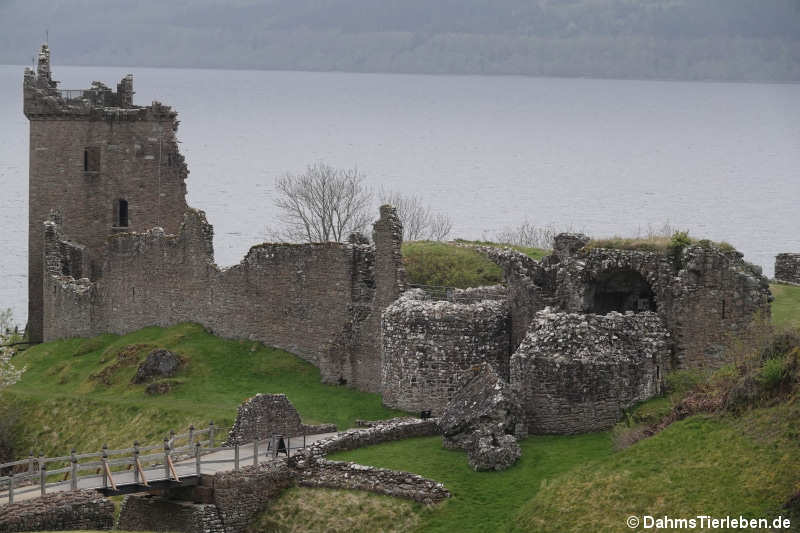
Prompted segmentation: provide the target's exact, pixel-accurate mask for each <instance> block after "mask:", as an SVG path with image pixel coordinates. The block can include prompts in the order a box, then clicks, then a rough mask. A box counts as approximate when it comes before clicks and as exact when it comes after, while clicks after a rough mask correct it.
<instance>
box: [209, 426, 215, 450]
mask: <svg viewBox="0 0 800 533" xmlns="http://www.w3.org/2000/svg"><path fill="white" fill-rule="evenodd" d="M208 447H209V448H213V447H214V421H213V420H212V421H211V422H209V423H208Z"/></svg>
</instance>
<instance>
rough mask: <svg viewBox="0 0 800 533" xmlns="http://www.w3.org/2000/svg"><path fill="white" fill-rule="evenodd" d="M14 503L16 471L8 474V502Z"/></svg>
mask: <svg viewBox="0 0 800 533" xmlns="http://www.w3.org/2000/svg"><path fill="white" fill-rule="evenodd" d="M12 503H14V471H13V470H12V471H11V475H10V476H8V504H9V505H11V504H12Z"/></svg>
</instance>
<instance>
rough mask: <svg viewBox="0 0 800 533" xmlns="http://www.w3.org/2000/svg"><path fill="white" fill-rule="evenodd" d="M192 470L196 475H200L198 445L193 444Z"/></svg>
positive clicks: (197, 443) (196, 443)
mask: <svg viewBox="0 0 800 533" xmlns="http://www.w3.org/2000/svg"><path fill="white" fill-rule="evenodd" d="M194 469H195V470H196V471H197V475H198V476H199V475H200V443H199V442H195V443H194Z"/></svg>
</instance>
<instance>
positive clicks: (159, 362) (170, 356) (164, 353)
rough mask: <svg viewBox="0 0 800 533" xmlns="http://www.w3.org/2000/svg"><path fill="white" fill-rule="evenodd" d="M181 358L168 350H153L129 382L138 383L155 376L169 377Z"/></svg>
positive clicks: (174, 372) (155, 377)
mask: <svg viewBox="0 0 800 533" xmlns="http://www.w3.org/2000/svg"><path fill="white" fill-rule="evenodd" d="M182 362H183V361H181V358H180V357H178V356H177V355H175V354H174V353H172V352H170V351H169V350H153V351H152V352H150V353H149V354H148V355H147V359H145V360H144V362H143V363H142V364H141V365H139V368H137V369H136V375H135V376H133V380H131V383H134V384H139V383H146V382H148V381H152V380H154V379H157V378H171V377H172V376H174V375H175V374H176V373H177V372H178V369H179V368H180V366H181V363H182Z"/></svg>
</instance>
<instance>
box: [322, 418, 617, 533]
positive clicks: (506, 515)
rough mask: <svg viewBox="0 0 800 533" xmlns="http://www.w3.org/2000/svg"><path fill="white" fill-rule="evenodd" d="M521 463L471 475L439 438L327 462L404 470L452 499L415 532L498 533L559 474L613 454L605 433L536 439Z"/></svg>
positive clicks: (459, 453) (356, 452) (374, 448)
mask: <svg viewBox="0 0 800 533" xmlns="http://www.w3.org/2000/svg"><path fill="white" fill-rule="evenodd" d="M521 447H522V458H521V459H520V460H519V462H518V463H517V464H516V465H515V466H514V467H512V468H510V469H508V470H506V471H503V472H474V471H473V470H472V469H471V468H470V467H469V465H468V464H467V456H466V454H465V453H464V452H462V451H456V450H445V449H443V448H442V439H441V437H423V438H417V439H409V440H403V441H397V442H391V443H387V444H380V445H377V446H370V447H368V448H362V449H359V450H353V451H349V452H342V453H337V454H335V455H332V456H331V457H330V458H331V459H337V460H347V461H356V462H358V463H362V464H368V465H374V466H380V467H384V468H392V469H395V470H405V471H409V472H414V473H416V474H420V475H423V476H426V477H429V478H432V479H435V480H438V481H441V482H442V483H444V484H445V486H446V487H447V488H448V489H449V490H450V491H451V492H452V494H453V498H452V499H450V500H449V501H447V502H444V503H442V504H439V505H437V506H435V507H433V508H430V509H428V510H426V512H424V513H422V515H421V517H420V518H421V521H420V524H419V526H418V529H417V530H418V531H425V532H429V531H430V532H436V531H439V532H450V531H459V532H464V531H475V532H478V531H502V530H504V529H508V528H509V527H510V526H511V525H512V524H513V520H514V517H515V515H516V514H517V512H518V511H519V509H521V508H522V507H523V506H524V505H525V504H526V503H527V502H528V501H529V500H530V499H531V498H535V497H536V496H537V495H538V494H540V493H541V492H542V491H544V490H547V487H549V486H550V484H551V483H553V481H554V480H555V479H557V478H558V476H559V475H560V474H563V473H565V472H568V471H570V470H571V469H573V468H576V467H578V466H580V465H584V464H593V463H595V462H597V461H601V460H603V459H606V458H608V457H609V456H610V455H611V454H612V447H611V439H610V436H609V434H608V433H595V434H588V435H576V436H535V437H530V438H528V439H526V440H524V441H523V442H522V443H521Z"/></svg>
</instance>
